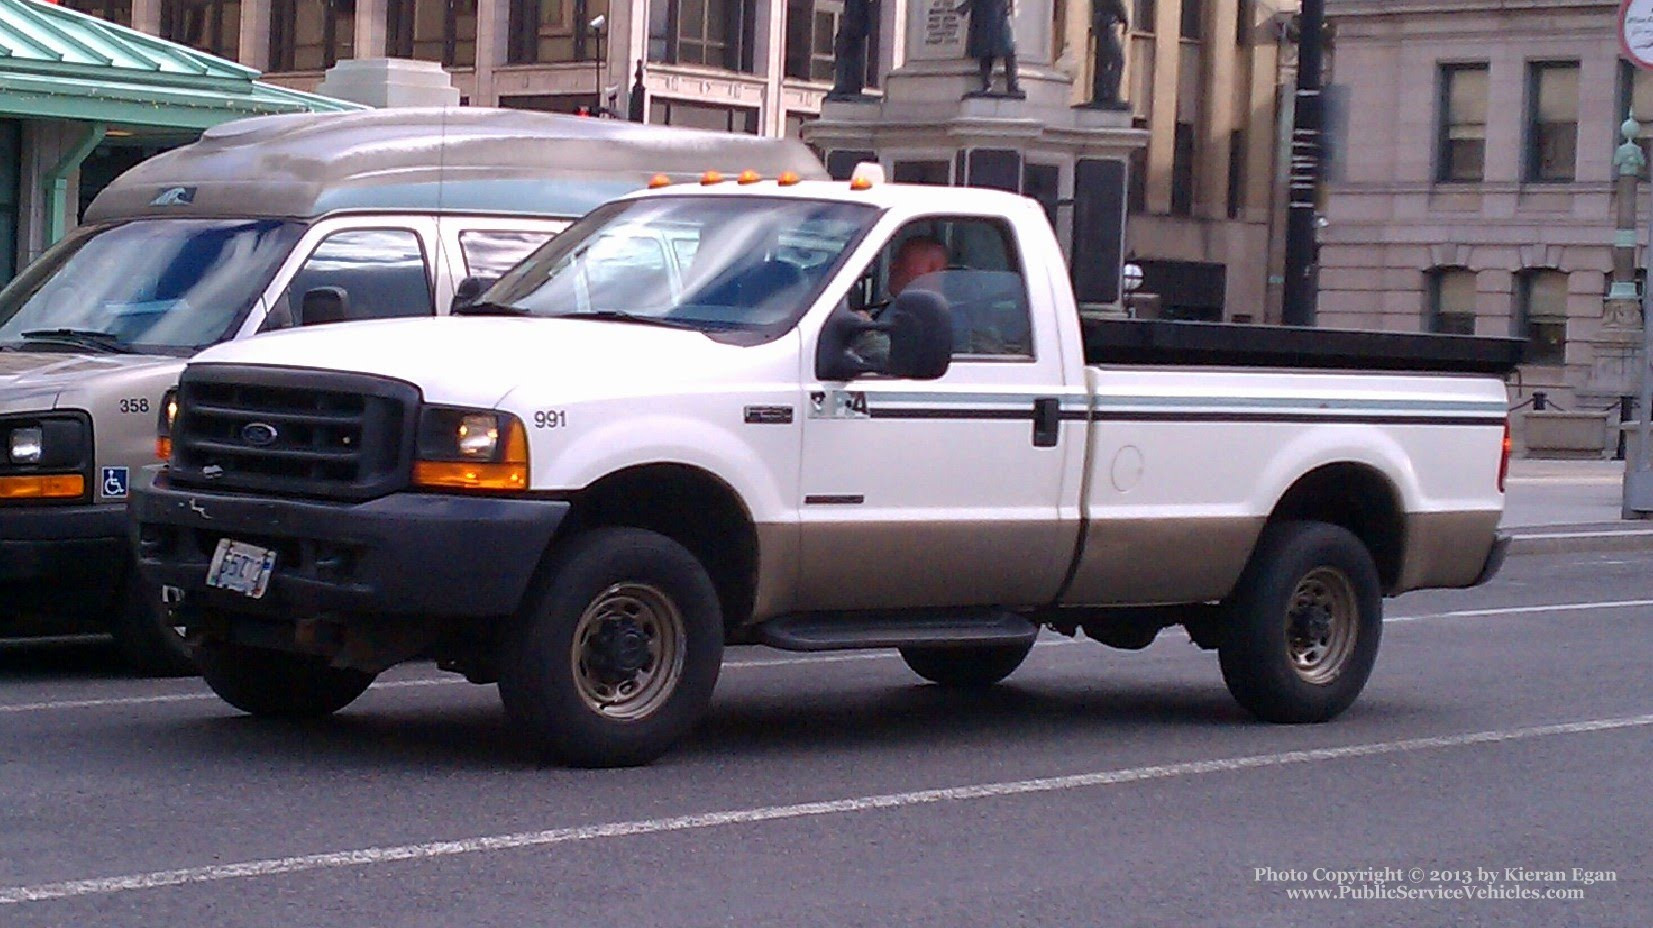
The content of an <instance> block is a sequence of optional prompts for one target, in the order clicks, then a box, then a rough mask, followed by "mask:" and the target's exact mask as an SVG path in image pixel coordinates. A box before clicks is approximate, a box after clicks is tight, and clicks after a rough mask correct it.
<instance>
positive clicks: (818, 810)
mask: <svg viewBox="0 0 1653 928" xmlns="http://www.w3.org/2000/svg"><path fill="white" fill-rule="evenodd" d="M1649 725H1653V715H1636V716H1628V717H1622V718H1608V719H1591V720H1588V721H1577V722H1564V723H1561V724H1556V725H1539V726H1534V727H1530V728H1509V729H1493V730H1488V731H1477V732H1467V733H1464V734H1458V735H1441V736H1437V737H1433V738H1407V739H1403V740H1399V741H1380V742H1374V743H1368V744H1355V745H1348V746H1345V747H1335V748H1313V749H1309V750H1302V751H1286V752H1283V753H1279V754H1253V755H1250V756H1245V757H1227V758H1218V759H1214V760H1199V761H1189V762H1185V763H1178V764H1156V765H1153V766H1147V767H1130V768H1126V769H1123V770H1105V771H1098V772H1095V773H1081V774H1072V775H1068V776H1058V777H1041V778H1039V779H1032V780H1010V781H1004V782H998V783H978V784H974V785H970V786H951V787H943V788H940V789H924V790H915V791H912V792H906V793H884V794H881V795H873V796H861V797H858V798H854V799H833V800H827V801H822V802H800V803H794V804H791V805H780V806H759V807H755V808H747V809H731V810H728V811H723V812H702V813H697V814H691V815H679V816H674V817H671V818H653V819H642V820H635V821H623V822H606V823H603V824H600V825H582V826H577V827H571V828H550V829H546V830H544V831H523V832H516V833H514V834H503V835H490V836H486V837H477V838H462V839H458V840H452V841H431V842H428V843H424V844H402V845H393V846H388V847H367V848H360V849H357V850H350V851H334V852H330V853H325V854H305V855H301V856H295V857H276V858H267V859H264V860H250V861H246V862H244V863H236V864H220V865H213V866H206V867H186V868H183V869H179V870H160V871H156V872H152V873H137V874H131V875H127V876H114V877H103V878H98V879H89V880H67V881H64V882H60V883H40V884H36V885H33V886H9V887H4V888H0V905H15V904H18V903H23V902H44V901H47V900H51V899H68V898H72V897H76V896H98V895H109V894H112V893H121V892H128V891H131V890H139V889H155V888H158V887H163V886H183V885H187V884H192V883H211V882H216V881H219V880H231V879H247V878H253V877H272V876H281V875H284V874H289V873H302V872H305V871H310V870H325V869H336V868H340V867H365V866H371V865H374V864H384V863H392V862H396V861H408V860H432V859H436V858H442V857H453V856H456V855H460V854H474V853H480V852H487V851H504V850H512V849H518V848H529V847H545V846H547V845H554V844H569V843H573V842H577V841H592V840H601V839H606V838H624V837H631V836H635V835H648V834H662V833H667V832H678V831H693V830H699V829H703V828H717V827H721V826H726V825H750V824H755V823H760V822H774V821H782V820H785V819H796V818H805V817H810V816H818V815H848V814H854V813H860V812H872V811H877V810H881V809H898V808H902V807H906V806H920V805H931V804H935V803H944V802H970V801H974V800H978V799H992V798H998V797H1004V796H1026V795H1033V794H1039V793H1054V792H1061V791H1066V790H1075V789H1085V788H1090V787H1099V786H1118V785H1120V784H1125V783H1140V782H1143V781H1145V780H1168V779H1174V778H1179V777H1191V776H1200V775H1203V774H1210V773H1228V772H1233V771H1239V770H1257V769H1262V768H1268V767H1285V766H1293V765H1298V764H1309V763H1316V762H1319V761H1330V760H1345V759H1348V758H1359V757H1375V756H1379V755H1383V754H1398V753H1402V752H1412V751H1424V750H1432V749H1439V748H1455V747H1466V746H1469V745H1479V744H1498V743H1504V742H1511V741H1526V740H1531V739H1534V738H1550V737H1556V736H1559V735H1574V734H1583V733H1586V732H1602V731H1616V730H1631V729H1638V728H1645V727H1647V726H1649Z"/></svg>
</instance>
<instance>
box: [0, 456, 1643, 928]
mask: <svg viewBox="0 0 1653 928" xmlns="http://www.w3.org/2000/svg"><path fill="white" fill-rule="evenodd" d="M1600 470H1602V469H1601V468H1600V467H1599V466H1597V467H1596V469H1594V470H1592V469H1591V468H1590V467H1584V466H1578V465H1573V466H1570V467H1568V468H1563V469H1560V470H1559V471H1558V470H1555V469H1553V468H1550V467H1549V466H1548V465H1544V466H1539V465H1537V464H1536V463H1531V462H1529V463H1524V464H1521V465H1518V467H1517V470H1516V473H1515V474H1514V476H1513V479H1512V482H1511V485H1510V517H1509V518H1508V519H1506V526H1507V527H1509V528H1510V529H1511V530H1514V531H1516V532H1517V534H1538V533H1541V532H1549V533H1551V534H1556V535H1568V534H1571V535H1579V536H1583V535H1598V534H1601V533H1603V532H1606V531H1615V530H1616V531H1623V530H1625V529H1626V526H1634V525H1635V524H1634V523H1622V524H1618V525H1614V524H1613V523H1612V522H1611V521H1596V520H1595V517H1596V516H1598V515H1601V514H1603V513H1604V512H1605V510H1604V508H1603V507H1607V506H1611V507H1612V509H1613V512H1614V515H1615V516H1616V507H1617V502H1616V499H1617V490H1616V488H1615V487H1611V486H1609V485H1608V483H1607V482H1606V479H1605V477H1604V476H1603V474H1602V473H1600V472H1599V471H1600ZM1612 545H1613V547H1611V549H1602V548H1599V547H1592V546H1591V545H1588V544H1587V545H1584V546H1583V547H1584V548H1585V550H1573V551H1564V552H1551V553H1533V552H1528V553H1517V554H1516V555H1515V556H1513V557H1511V558H1510V560H1509V561H1508V563H1507V565H1506V567H1505V569H1504V571H1503V573H1502V574H1501V575H1500V576H1499V577H1498V578H1497V579H1496V580H1494V581H1493V582H1492V583H1491V584H1489V585H1487V586H1485V587H1481V588H1478V589H1475V590H1466V591H1429V592H1423V593H1415V594H1408V595H1407V596H1404V597H1401V598H1399V599H1397V600H1393V601H1391V602H1390V603H1388V605H1387V610H1386V614H1387V621H1386V624H1385V627H1384V643H1383V649H1382V653H1381V656H1380V659H1379V663H1378V669H1377V671H1376V673H1375V674H1374V676H1373V678H1372V681H1371V683H1370V685H1369V686H1368V688H1367V690H1366V693H1365V695H1364V696H1363V697H1362V698H1361V700H1360V701H1359V702H1358V703H1357V704H1356V705H1355V707H1354V708H1353V709H1351V710H1350V711H1349V712H1348V713H1346V714H1345V715H1344V716H1343V717H1341V718H1340V719H1338V720H1336V721H1334V722H1331V723H1328V724H1324V725H1313V726H1272V725H1265V724H1261V723H1257V722H1255V721H1253V720H1251V719H1250V718H1249V717H1247V716H1246V715H1245V714H1244V713H1243V712H1242V711H1241V710H1239V709H1238V708H1237V707H1236V706H1235V705H1234V704H1233V702H1232V701H1231V700H1230V699H1229V697H1228V694H1227V692H1226V691H1225V690H1224V688H1223V686H1222V683H1221V679H1220V675H1219V673H1218V668H1217V663H1216V659H1215V657H1214V656H1213V655H1212V654H1210V653H1209V652H1204V651H1200V650H1199V649H1197V648H1195V647H1193V646H1192V645H1191V644H1190V643H1189V642H1188V641H1187V640H1186V637H1185V636H1183V635H1182V634H1181V633H1180V632H1175V631H1168V632H1166V633H1165V634H1163V635H1161V637H1160V639H1159V641H1157V642H1156V643H1155V644H1154V645H1153V646H1151V647H1150V648H1148V649H1146V650H1144V651H1141V652H1122V651H1115V650H1110V649H1107V648H1104V647H1102V646H1101V645H1097V644H1094V643H1092V642H1088V641H1077V642H1075V641H1069V640H1067V639H1064V638H1061V637H1060V636H1053V635H1046V636H1045V637H1044V638H1042V639H1041V644H1040V646H1039V647H1037V648H1036V649H1035V650H1034V652H1033V655H1032V656H1031V657H1030V659H1029V660H1028V662H1027V664H1026V665H1024V667H1023V668H1022V669H1021V670H1020V671H1018V672H1017V673H1016V674H1015V675H1014V676H1013V677H1011V678H1010V680H1009V681H1008V682H1007V683H1006V684H1004V685H1001V686H1000V687H997V688H995V689H994V690H992V691H990V692H987V693H981V694H959V693H951V692H947V691H943V690H941V689H939V688H936V687H933V686H929V685H924V684H922V683H920V681H918V679H917V678H916V677H914V676H913V675H912V674H911V673H910V672H908V671H907V670H906V668H905V667H904V666H903V665H902V664H901V662H900V660H899V659H898V658H897V657H895V656H894V655H893V654H891V653H889V652H860V653H848V654H824V655H804V656H800V655H787V654H781V653H779V652H773V651H767V650H764V649H756V648H753V649H735V650H733V651H732V652H731V653H730V657H729V661H728V663H727V665H726V667H725V670H724V673H723V677H722V680H721V681H720V683H719V686H718V691H717V696H716V699H715V701H714V705H713V708H712V712H711V715H710V717H709V719H708V720H707V721H706V723H705V724H704V725H703V726H701V728H700V729H699V730H698V731H697V732H696V733H695V734H694V735H693V736H692V737H691V738H690V739H689V741H688V742H687V743H686V744H684V745H683V746H682V747H681V748H680V749H679V750H677V751H676V752H674V753H672V754H671V755H669V756H668V757H666V758H665V759H664V760H662V761H661V762H659V763H657V764H655V765H653V766H651V767H648V768H644V769H638V770H623V771H575V770H564V769H558V768H553V767H544V766H541V765H539V764H537V763H535V762H534V760H533V759H532V758H531V757H530V756H528V755H527V753H526V752H525V751H524V749H523V748H522V746H521V744H520V743H519V742H518V741H517V740H516V739H515V738H513V737H512V735H511V733H510V731H509V730H508V729H507V728H506V726H505V723H504V720H503V717H502V713H501V712H500V710H499V708H498V703H497V698H496V696H495V690H494V688H493V687H476V686H471V685H469V684H465V683H463V682H458V681H457V679H456V678H454V677H451V676H447V675H443V674H440V673H438V672H436V671H435V670H434V668H431V667H429V666H427V665H409V666H406V667H401V668H397V669H396V670H395V671H393V672H391V673H389V674H386V675H385V677H384V678H383V679H382V680H381V682H380V683H379V684H377V685H376V686H375V687H374V688H373V689H372V690H370V691H369V692H368V694H367V695H366V696H364V697H363V698H362V699H361V700H359V701H358V702H357V703H356V704H354V705H353V706H351V707H350V708H349V709H347V710H345V711H344V712H343V713H340V714H339V715H338V716H336V717H334V718H332V719H329V720H325V721H322V722H315V723H303V724H271V723H267V722H262V721H255V720H252V719H249V718H247V717H245V716H241V715H239V714H238V713H236V712H235V711H233V710H232V709H230V708H229V707H227V706H225V705H224V704H222V703H221V702H219V701H218V700H217V699H216V698H214V697H213V696H212V695H211V694H210V693H207V692H206V691H205V690H204V688H203V687H202V685H201V684H200V683H199V681H194V680H134V679H130V678H127V677H124V676H123V675H121V673H120V671H119V668H118V664H117V663H116V662H115V660H114V657H113V654H112V651H110V650H109V649H108V648H107V647H106V646H104V645H101V644H89V643H86V642H46V643H35V644H30V645H20V644H11V645H8V646H6V647H0V796H3V797H5V798H4V799H3V800H0V925H4V926H7V928H34V926H74V928H95V926H121V928H131V926H148V925H157V926H158V925H166V926H168V928H197V926H199V928H209V926H210V928H241V926H248V928H269V926H288V925H302V926H306V928H312V926H313V928H331V926H427V925H429V926H436V925H443V926H446V925H451V924H453V923H455V922H459V921H463V922H465V923H469V924H476V925H511V924H525V925H536V926H537V925H548V926H549V925H557V926H564V925H573V926H583V925H605V926H606V925H627V926H637V928H647V926H712V925H741V926H756V925H763V926H769V925H799V926H813V925H822V926H850V925H868V926H881V928H882V926H906V925H937V926H941V925H945V926H1006V925H1036V926H1178V928H1182V926H1223V928H1231V926H1239V928H1245V926H1265V925H1266V926H1271V928H1273V926H1295V925H1303V926H1308V925H1314V926H1344V925H1347V926H1370V925H1380V924H1382V925H1425V926H1436V925H1439V926H1447V925H1452V926H1458V925H1488V926H1492V925H1496V926H1500V928H1502V926H1558V925H1569V926H1589V928H1597V926H1599V928H1617V926H1642V925H1646V924H1648V919H1649V913H1653V875H1650V874H1649V872H1648V869H1647V866H1646V858H1647V838H1646V836H1647V835H1648V834H1649V833H1653V806H1650V805H1649V804H1648V803H1647V802H1646V796H1647V795H1648V794H1649V792H1650V791H1653V767H1650V765H1649V764H1648V763H1647V757H1648V755H1649V748H1650V747H1653V680H1650V678H1649V675H1648V673H1647V667H1648V666H1649V664H1650V662H1653V589H1650V585H1649V583H1648V581H1647V580H1646V577H1647V576H1648V574H1649V570H1650V568H1653V548H1649V549H1648V550H1641V549H1639V548H1636V547H1634V546H1631V545H1630V543H1629V542H1628V541H1626V540H1624V539H1622V538H1621V539H1619V540H1616V541H1614V542H1612ZM1317 894H1324V895H1326V896H1328V898H1318V899H1317V898H1310V897H1312V896H1314V895H1317ZM1452 896H1461V897H1467V898H1449V897H1452ZM1523 896H1525V897H1526V898H1521V897H1523ZM1541 897H1548V898H1541Z"/></svg>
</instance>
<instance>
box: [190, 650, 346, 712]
mask: <svg viewBox="0 0 1653 928" xmlns="http://www.w3.org/2000/svg"><path fill="white" fill-rule="evenodd" d="M195 657H196V660H197V662H198V663H199V664H200V665H201V676H202V677H203V678H205V680H206V681H207V686H209V687H212V691H213V692H214V693H217V694H218V696H219V698H221V699H223V700H224V701H225V702H227V703H229V704H230V705H232V706H234V707H236V708H237V709H240V710H241V711H242V712H246V713H249V714H251V715H256V716H259V717H261V718H280V719H312V718H320V717H322V716H325V715H331V714H333V713H334V712H337V711H339V710H340V709H343V708H344V707H345V706H348V705H350V704H351V703H352V702H355V701H356V697H357V696H360V695H361V694H362V693H364V692H366V690H367V688H368V686H370V685H371V684H372V683H373V678H374V676H375V674H371V673H366V672H364V671H360V670H349V669H345V668H340V667H334V666H332V665H330V664H328V663H327V662H326V661H325V660H323V659H321V658H319V657H312V656H310V655H308V654H289V653H287V652H285V651H271V650H267V649H265V648H249V647H246V646H245V645H238V644H230V643H229V642H225V641H208V642H206V643H205V644H203V645H202V646H201V647H200V649H198V650H197V651H196V653H195Z"/></svg>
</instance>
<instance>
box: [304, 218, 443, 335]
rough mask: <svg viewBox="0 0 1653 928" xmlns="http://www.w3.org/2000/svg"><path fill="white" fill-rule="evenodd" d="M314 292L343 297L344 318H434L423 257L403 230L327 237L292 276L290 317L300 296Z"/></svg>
mask: <svg viewBox="0 0 1653 928" xmlns="http://www.w3.org/2000/svg"><path fill="white" fill-rule="evenodd" d="M317 287H338V288H340V289H342V290H343V291H344V292H345V295H346V298H347V300H348V302H347V305H346V309H345V318H346V319H352V320H359V319H391V318H395V317H398V316H431V315H435V313H436V301H435V297H434V296H432V294H431V286H430V272H429V270H428V269H427V268H426V265H425V252H424V249H423V248H422V247H421V246H420V244H419V236H418V235H417V234H415V233H414V232H413V231H411V230H409V229H351V230H349V231H345V232H335V233H333V234H332V235H329V236H328V237H327V238H325V239H323V240H322V242H321V244H319V245H317V246H316V250H315V251H313V252H311V253H310V257H309V259H307V260H306V261H305V262H304V266H303V267H302V268H300V269H299V272H298V273H297V274H295V275H293V282H292V284H291V285H290V286H289V287H288V288H287V301H288V305H290V306H291V307H292V308H293V310H294V311H295V312H296V311H297V310H298V309H299V307H300V306H301V305H302V303H303V300H304V294H305V293H307V292H309V291H311V290H314V289H316V288H317Z"/></svg>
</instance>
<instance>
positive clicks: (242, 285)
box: [0, 219, 303, 354]
mask: <svg viewBox="0 0 1653 928" xmlns="http://www.w3.org/2000/svg"><path fill="white" fill-rule="evenodd" d="M302 231H303V226H302V225H301V224H300V223H296V222H291V221H286V220H277V219H141V220H134V221H131V222H125V223H120V224H115V225H102V226H93V227H83V228H81V229H78V230H76V231H75V232H74V233H73V234H72V235H71V236H70V237H68V238H66V239H64V240H63V241H62V242H60V243H58V244H57V245H56V246H54V247H53V248H52V249H50V250H49V251H47V252H46V253H45V254H44V255H42V256H41V257H40V258H39V259H38V260H36V261H35V262H34V263H33V264H32V265H30V266H29V268H28V269H27V270H25V271H24V272H23V274H22V275H21V276H20V277H18V278H17V279H16V280H14V281H12V283H11V284H10V285H9V286H7V287H6V288H5V290H3V291H0V346H5V347H7V348H20V349H25V350H43V351H62V350H65V349H66V348H67V349H68V350H88V351H136V352H153V353H159V354H183V353H190V352H193V351H195V350H196V349H199V348H203V347H206V346H207V345H211V344H213V343H215V342H218V341H221V340H222V339H224V338H226V337H228V336H230V335H231V334H233V332H234V330H235V328H236V326H238V325H239V324H240V322H241V320H243V319H245V318H246V314H247V312H248V310H249V309H251V307H252V305H253V304H254V302H256V301H257V299H258V297H259V294H260V293H262V292H263V289H264V287H265V285H266V284H268V283H269V280H270V278H271V276H272V275H274V274H275V270H276V268H277V267H278V266H279V265H280V264H281V261H282V259H283V258H285V257H286V256H287V254H288V252H290V251H291V250H292V248H293V245H294V243H296V242H297V241H298V237H299V235H300V234H301V233H302Z"/></svg>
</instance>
